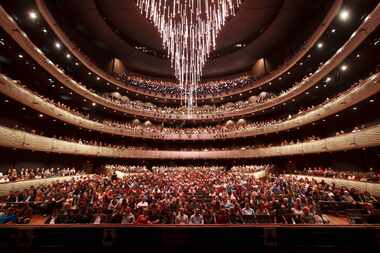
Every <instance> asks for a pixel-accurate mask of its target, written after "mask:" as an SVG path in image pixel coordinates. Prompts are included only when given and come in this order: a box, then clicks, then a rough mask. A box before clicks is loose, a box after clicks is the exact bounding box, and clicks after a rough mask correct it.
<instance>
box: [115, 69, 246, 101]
mask: <svg viewBox="0 0 380 253" xmlns="http://www.w3.org/2000/svg"><path fill="white" fill-rule="evenodd" d="M118 79H119V80H121V81H123V82H125V83H127V84H130V85H132V86H134V87H135V88H137V89H142V90H143V91H144V92H149V93H151V94H155V95H156V94H165V96H167V95H170V96H171V97H173V98H176V97H178V96H179V94H181V92H182V90H181V88H180V86H179V85H178V84H177V83H175V82H168V81H161V80H149V79H146V78H142V77H138V76H128V75H127V74H126V73H122V74H120V75H119V76H118ZM252 80H253V79H252V77H248V76H247V75H242V76H240V77H238V78H235V79H231V80H218V81H207V82H204V83H200V84H199V85H198V87H197V89H196V90H195V92H194V94H195V95H197V96H198V97H200V98H202V97H207V96H214V95H218V94H221V93H225V92H226V91H229V90H232V89H239V88H243V87H246V86H247V85H249V84H250V83H251V82H252Z"/></svg>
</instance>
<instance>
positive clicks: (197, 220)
mask: <svg viewBox="0 0 380 253" xmlns="http://www.w3.org/2000/svg"><path fill="white" fill-rule="evenodd" d="M190 224H194V225H200V224H204V219H203V216H202V214H201V210H199V208H197V209H195V212H194V214H193V215H191V216H190Z"/></svg>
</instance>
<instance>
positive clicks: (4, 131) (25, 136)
mask: <svg viewBox="0 0 380 253" xmlns="http://www.w3.org/2000/svg"><path fill="white" fill-rule="evenodd" d="M379 145H380V124H377V125H375V126H373V127H368V128H366V129H363V130H361V131H359V132H352V133H348V134H343V135H339V136H334V137H329V138H325V139H321V140H316V141H311V142H303V143H297V144H292V145H285V146H274V147H266V148H256V149H246V150H241V149H234V150H227V151H226V150H220V151H169V150H142V149H120V148H111V147H100V146H94V145H86V144H79V143H74V142H68V141H63V140H58V139H54V138H49V137H44V136H40V135H35V134H31V133H27V132H24V131H20V130H15V129H11V128H7V127H4V126H0V146H4V147H8V148H17V149H26V150H33V151H42V152H51V153H62V154H73V155H86V156H100V157H112V158H129V159H163V160H175V159H178V160H181V159H192V160H194V159H248V158H262V157H276V156H290V155H304V154H312V153H324V152H334V151H344V150H352V149H359V148H367V147H375V146H379Z"/></svg>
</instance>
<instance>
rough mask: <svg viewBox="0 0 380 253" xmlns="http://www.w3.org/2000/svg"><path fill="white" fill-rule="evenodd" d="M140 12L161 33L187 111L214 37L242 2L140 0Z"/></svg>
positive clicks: (190, 108) (213, 48)
mask: <svg viewBox="0 0 380 253" xmlns="http://www.w3.org/2000/svg"><path fill="white" fill-rule="evenodd" d="M135 2H137V7H138V9H139V11H140V13H141V14H142V15H143V16H145V17H146V19H148V21H150V22H152V23H153V24H154V25H155V27H156V29H157V30H158V32H159V33H160V35H161V38H162V41H163V48H164V49H165V50H166V51H167V56H168V58H169V59H170V63H171V66H172V67H173V69H174V74H175V77H176V78H177V80H178V83H179V86H180V88H181V93H182V94H183V95H184V98H185V105H186V107H187V109H188V112H191V110H192V107H193V103H194V101H195V97H196V96H195V91H196V90H197V86H198V83H199V80H200V79H201V77H202V74H203V67H204V66H205V64H206V62H207V60H208V58H209V56H210V54H211V52H212V51H213V50H215V48H216V39H217V37H218V35H219V33H220V31H221V29H222V27H223V26H224V25H225V24H226V23H227V21H228V19H229V18H231V17H233V16H235V14H236V12H237V10H238V9H239V7H240V5H241V4H242V2H243V1H241V0H218V1H208V0H207V1H201V0H197V1H193V0H192V1H182V0H175V1H162V0H139V1H135Z"/></svg>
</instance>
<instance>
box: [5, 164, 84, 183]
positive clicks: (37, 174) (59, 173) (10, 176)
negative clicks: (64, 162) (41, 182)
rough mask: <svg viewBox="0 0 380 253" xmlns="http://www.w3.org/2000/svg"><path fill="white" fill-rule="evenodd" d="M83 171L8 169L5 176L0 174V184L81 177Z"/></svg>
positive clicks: (72, 169)
mask: <svg viewBox="0 0 380 253" xmlns="http://www.w3.org/2000/svg"><path fill="white" fill-rule="evenodd" d="M83 173H84V172H83V171H78V170H77V169H76V168H74V167H71V168H70V167H67V168H50V169H49V168H21V169H19V170H17V169H16V168H12V169H8V170H7V172H6V173H5V174H3V173H1V172H0V183H9V182H15V181H22V180H30V179H41V178H50V177H63V176H74V175H82V174H83Z"/></svg>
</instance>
